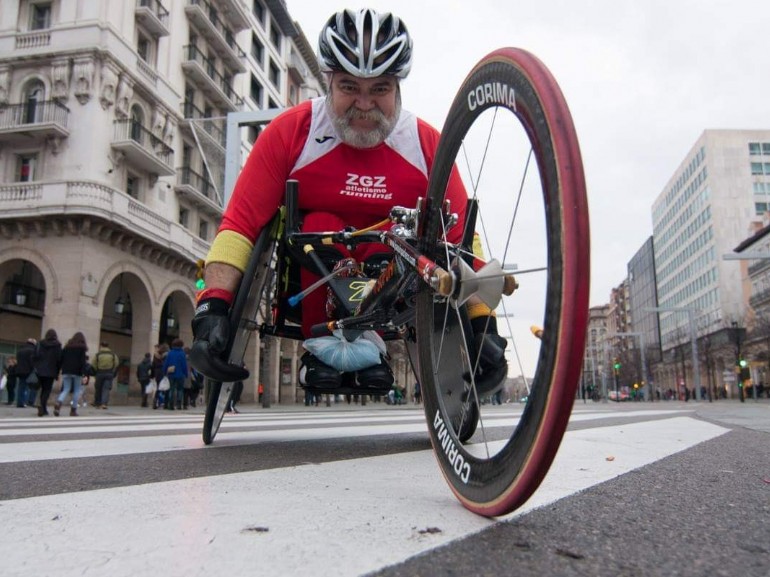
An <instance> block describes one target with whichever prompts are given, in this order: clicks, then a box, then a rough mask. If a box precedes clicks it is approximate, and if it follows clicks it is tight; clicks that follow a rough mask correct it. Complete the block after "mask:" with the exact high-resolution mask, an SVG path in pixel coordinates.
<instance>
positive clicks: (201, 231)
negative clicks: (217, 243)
mask: <svg viewBox="0 0 770 577" xmlns="http://www.w3.org/2000/svg"><path fill="white" fill-rule="evenodd" d="M198 236H199V237H201V238H202V239H203V240H208V239H209V223H208V222H206V221H205V220H201V221H200V222H199V223H198Z"/></svg>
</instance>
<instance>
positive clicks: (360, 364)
mask: <svg viewBox="0 0 770 577" xmlns="http://www.w3.org/2000/svg"><path fill="white" fill-rule="evenodd" d="M367 333H371V334H372V335H374V337H372V336H371V335H367ZM375 337H376V338H375ZM377 339H379V341H380V342H381V343H382V349H380V347H379V343H378V342H377ZM302 346H303V347H304V348H305V349H306V350H308V351H310V352H311V353H312V354H314V355H315V356H316V357H318V359H319V360H321V361H322V362H324V363H326V364H327V365H329V366H330V367H333V368H335V369H337V370H338V371H342V372H343V373H347V372H351V371H360V370H362V369H368V368H369V367H373V366H374V365H378V364H380V353H381V352H384V350H385V343H384V342H382V339H381V338H380V336H379V335H378V334H377V333H375V332H374V331H366V332H364V334H362V335H360V336H359V337H358V338H356V339H355V340H354V341H352V342H351V341H348V340H347V339H346V338H345V337H343V336H342V331H339V330H337V331H334V336H329V337H316V338H312V339H307V340H306V341H305V342H304V343H303V344H302Z"/></svg>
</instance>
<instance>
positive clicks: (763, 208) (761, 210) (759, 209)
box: [754, 202, 767, 216]
mask: <svg viewBox="0 0 770 577" xmlns="http://www.w3.org/2000/svg"><path fill="white" fill-rule="evenodd" d="M754 212H755V214H757V215H758V216H761V215H763V214H765V213H766V212H767V203H766V202H755V203H754Z"/></svg>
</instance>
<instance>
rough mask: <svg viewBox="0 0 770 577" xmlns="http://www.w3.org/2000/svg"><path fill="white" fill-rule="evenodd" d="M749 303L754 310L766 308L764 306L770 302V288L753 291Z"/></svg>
mask: <svg viewBox="0 0 770 577" xmlns="http://www.w3.org/2000/svg"><path fill="white" fill-rule="evenodd" d="M749 304H750V305H751V308H753V309H754V310H757V309H759V308H764V306H767V305H768V304H770V289H765V290H763V291H758V292H755V293H753V294H752V295H751V296H750V297H749Z"/></svg>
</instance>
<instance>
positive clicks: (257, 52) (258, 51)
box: [251, 34, 265, 68]
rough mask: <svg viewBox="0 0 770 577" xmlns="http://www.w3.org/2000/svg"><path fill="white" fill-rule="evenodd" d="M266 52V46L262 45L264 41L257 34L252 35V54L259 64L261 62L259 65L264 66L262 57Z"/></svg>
mask: <svg viewBox="0 0 770 577" xmlns="http://www.w3.org/2000/svg"><path fill="white" fill-rule="evenodd" d="M264 53H265V47H264V46H263V45H262V42H260V40H259V38H257V35H256V34H252V35H251V56H252V58H254V60H255V61H256V63H257V64H259V67H260V68H261V67H262V57H263V55H264Z"/></svg>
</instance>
